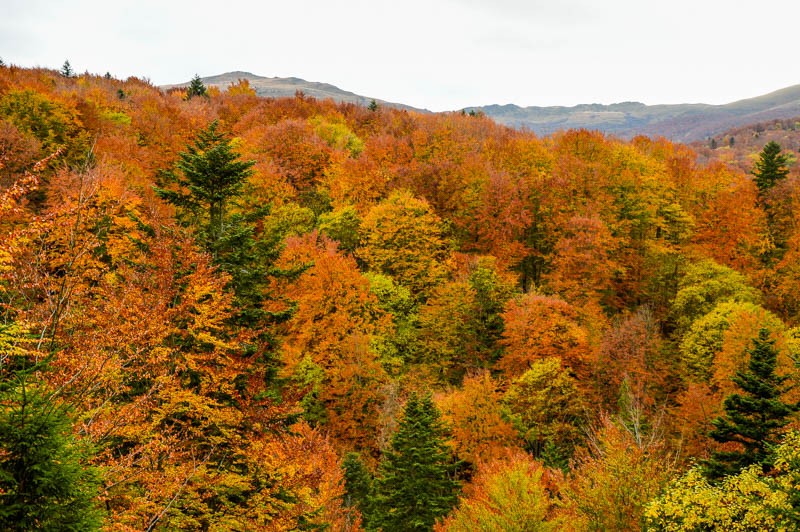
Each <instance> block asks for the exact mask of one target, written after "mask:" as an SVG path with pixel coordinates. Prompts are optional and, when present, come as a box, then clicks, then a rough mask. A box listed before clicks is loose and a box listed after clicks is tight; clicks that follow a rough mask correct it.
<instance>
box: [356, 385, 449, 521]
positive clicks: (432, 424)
mask: <svg viewBox="0 0 800 532" xmlns="http://www.w3.org/2000/svg"><path fill="white" fill-rule="evenodd" d="M457 467H458V464H457V463H455V462H454V461H453V460H452V458H451V453H450V451H449V450H448V448H447V445H446V444H445V440H444V427H443V424H442V421H441V420H440V416H439V411H438V410H437V409H436V406H435V405H434V404H433V400H432V399H431V397H430V396H425V397H422V398H420V397H417V395H416V394H414V395H412V396H411V397H410V398H409V399H408V402H407V403H406V406H405V408H404V410H403V418H402V420H401V422H400V425H399V427H398V429H397V432H396V433H395V435H394V436H393V437H392V443H391V448H390V449H389V450H388V451H387V452H386V453H385V455H384V459H383V461H382V462H381V464H380V466H379V471H378V473H379V476H378V478H377V479H376V481H375V496H374V499H373V501H372V504H373V515H372V519H371V520H370V522H369V526H370V528H374V529H378V530H384V531H389V530H392V531H404V530H431V529H432V528H433V525H434V523H435V522H436V519H437V518H440V517H442V516H444V515H445V514H447V513H448V512H449V511H450V509H451V508H452V507H453V505H454V504H455V503H456V500H457V491H458V488H459V482H458V481H457V480H455V478H454V476H455V473H456V469H457Z"/></svg>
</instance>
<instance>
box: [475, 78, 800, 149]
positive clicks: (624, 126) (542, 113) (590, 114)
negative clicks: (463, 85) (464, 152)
mask: <svg viewBox="0 0 800 532" xmlns="http://www.w3.org/2000/svg"><path fill="white" fill-rule="evenodd" d="M468 110H474V111H475V112H483V113H485V114H486V115H487V116H489V117H490V118H492V119H494V120H496V121H497V122H499V123H501V124H504V125H507V126H511V127H523V128H526V129H529V130H531V131H533V132H534V133H537V134H539V135H547V134H550V133H553V132H555V131H558V130H563V129H577V128H586V129H597V130H600V131H603V132H606V133H612V134H614V135H618V136H620V137H623V138H632V137H634V136H635V135H648V136H663V137H666V138H668V139H670V140H672V141H676V142H691V141H696V140H702V139H705V138H707V137H710V136H713V135H717V134H719V133H720V132H722V131H725V130H727V129H731V128H735V127H740V126H743V125H746V124H752V123H755V122H763V121H765V120H771V119H777V118H789V117H792V116H797V115H800V85H795V86H792V87H788V88H785V89H782V90H778V91H775V92H771V93H769V94H766V95H763V96H758V97H755V98H748V99H745V100H740V101H737V102H733V103H729V104H725V105H707V104H677V105H645V104H643V103H638V102H625V103H616V104H612V105H601V104H590V105H577V106H574V107H519V106H516V105H489V106H484V107H474V108H469V109H468Z"/></svg>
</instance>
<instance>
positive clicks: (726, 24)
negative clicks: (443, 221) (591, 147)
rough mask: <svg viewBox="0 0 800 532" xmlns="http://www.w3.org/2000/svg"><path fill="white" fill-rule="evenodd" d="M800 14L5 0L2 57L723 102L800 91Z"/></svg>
mask: <svg viewBox="0 0 800 532" xmlns="http://www.w3.org/2000/svg"><path fill="white" fill-rule="evenodd" d="M799 15H800V0H772V1H768V2H764V1H758V2H757V1H749V0H748V1H742V0H725V1H722V0H691V1H690V0H528V1H525V0H393V1H386V0H342V1H337V0H282V1H272V0H262V1H247V2H245V1H237V0H215V1H213V2H211V1H206V0H194V1H185V0H129V1H120V0H74V1H69V0H58V1H48V0H0V57H2V59H3V60H4V61H5V62H6V63H13V64H16V65H20V66H26V67H27V66H42V67H48V68H59V67H60V66H61V65H62V63H63V62H64V60H65V59H69V61H70V63H71V64H72V66H73V68H74V69H75V70H76V71H78V72H84V71H87V70H88V71H89V72H93V73H105V72H106V71H108V72H111V73H112V74H113V75H114V76H116V77H119V78H125V77H128V76H138V77H145V78H149V79H150V80H151V81H152V82H153V83H155V84H157V85H161V84H170V83H179V82H184V81H188V80H189V79H190V78H191V77H192V76H193V75H194V74H195V73H198V74H200V75H201V76H210V75H214V74H221V73H223V72H229V71H233V70H244V71H249V72H252V73H254V74H258V75H262V76H270V77H272V76H280V77H287V76H295V77H299V78H303V79H306V80H309V81H323V82H327V83H332V84H334V85H336V86H338V87H340V88H342V89H345V90H349V91H352V92H356V93H358V94H362V95H365V96H369V97H375V98H380V99H384V100H389V101H394V102H401V103H406V104H409V105H413V106H416V107H424V108H428V109H431V110H434V111H444V110H455V109H461V108H463V107H467V106H476V105H486V104H492V103H500V104H503V103H516V104H518V105H523V106H524V105H575V104H578V103H614V102H621V101H631V100H635V101H641V102H644V103H648V104H657V103H685V102H703V103H727V102H730V101H734V100H738V99H742V98H747V97H752V96H757V95H760V94H764V93H766V92H770V91H773V90H776V89H780V88H783V87H786V86H789V85H795V84H798V83H800V68H798V66H797V65H798V56H800V46H798V43H800V33H798V21H800V16H799Z"/></svg>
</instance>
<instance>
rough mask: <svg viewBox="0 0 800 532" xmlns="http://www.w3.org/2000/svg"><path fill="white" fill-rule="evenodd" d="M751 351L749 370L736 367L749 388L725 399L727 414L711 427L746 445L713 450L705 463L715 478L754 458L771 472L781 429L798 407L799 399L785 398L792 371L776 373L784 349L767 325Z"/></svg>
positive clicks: (717, 435) (738, 380)
mask: <svg viewBox="0 0 800 532" xmlns="http://www.w3.org/2000/svg"><path fill="white" fill-rule="evenodd" d="M747 352H748V355H749V362H748V369H747V371H738V372H736V376H735V377H733V379H732V380H733V382H734V383H735V384H736V385H737V386H738V387H739V388H740V389H741V390H742V392H743V393H741V394H739V393H734V394H732V395H729V396H728V397H727V398H726V399H725V402H724V403H723V409H724V411H725V414H724V415H722V416H720V417H718V418H717V419H715V420H714V421H712V424H713V425H714V430H713V431H711V433H710V435H711V437H712V438H714V439H715V440H716V441H718V442H720V443H728V442H736V443H738V444H740V445H741V447H742V448H741V450H738V451H718V452H715V453H713V454H712V456H711V459H709V460H707V461H706V462H705V464H704V466H705V472H706V475H707V476H708V477H709V478H711V479H719V478H721V477H723V476H726V475H735V474H738V473H739V471H741V470H742V469H744V468H745V467H747V466H750V465H752V464H758V465H760V466H761V467H762V468H763V469H764V471H765V472H766V471H768V470H769V469H771V467H772V460H773V459H772V456H771V449H772V447H774V446H775V445H777V443H778V442H779V441H780V437H781V429H782V428H783V427H785V426H786V425H787V424H788V423H789V421H790V419H789V418H790V416H791V415H792V414H793V413H795V412H797V410H798V405H796V404H787V403H784V402H783V401H782V400H781V396H782V395H783V394H784V393H786V392H787V391H788V389H789V386H787V385H786V381H787V380H789V378H790V377H789V376H788V375H777V374H776V373H775V370H776V367H777V363H778V353H777V350H776V349H775V341H774V340H772V339H771V338H770V333H769V330H767V329H764V328H762V329H761V330H760V331H759V333H758V337H757V338H754V339H753V346H752V347H751V348H750V349H748V350H747Z"/></svg>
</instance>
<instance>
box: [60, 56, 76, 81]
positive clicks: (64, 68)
mask: <svg viewBox="0 0 800 532" xmlns="http://www.w3.org/2000/svg"><path fill="white" fill-rule="evenodd" d="M60 72H61V75H62V76H64V77H65V78H71V77H73V76H74V75H75V71H74V70H72V65H70V64H69V60H66V61H64V64H63V65H61V70H60Z"/></svg>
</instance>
